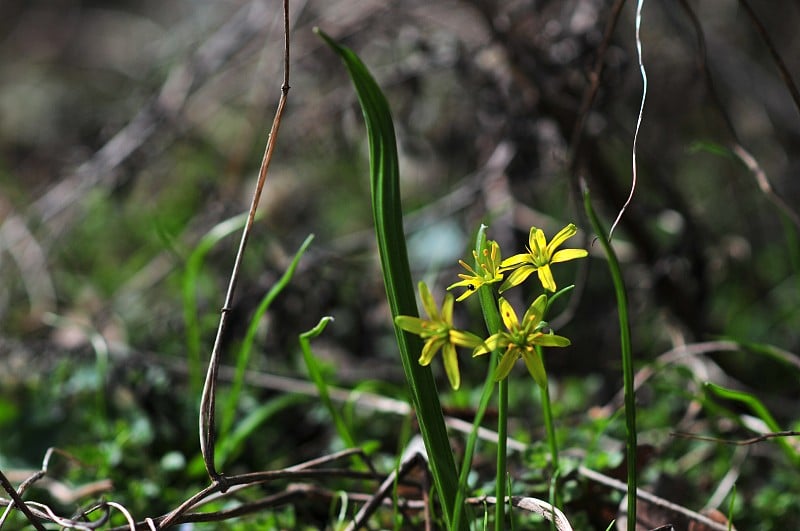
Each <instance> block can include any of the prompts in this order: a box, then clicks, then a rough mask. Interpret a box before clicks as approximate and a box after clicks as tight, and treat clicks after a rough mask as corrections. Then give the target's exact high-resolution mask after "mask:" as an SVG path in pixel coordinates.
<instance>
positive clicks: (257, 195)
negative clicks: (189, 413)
mask: <svg viewBox="0 0 800 531" xmlns="http://www.w3.org/2000/svg"><path fill="white" fill-rule="evenodd" d="M283 24H284V55H283V60H284V65H283V67H284V73H283V85H282V86H281V97H280V100H279V101H278V109H277V110H276V111H275V118H274V119H273V121H272V127H271V128H270V132H269V138H268V139H267V147H266V149H265V150H264V158H263V159H262V161H261V168H260V169H259V172H258V182H257V183H256V189H255V192H254V193H253V201H252V203H251V204H250V211H249V212H248V215H247V223H246V224H245V226H244V229H243V230H242V239H241V241H240V243H239V250H238V251H237V253H236V259H235V260H234V263H233V271H232V272H231V277H230V282H229V283H228V291H227V294H226V295H225V303H224V304H223V306H222V310H221V313H220V319H219V326H218V327H217V337H216V339H215V340H214V348H213V350H212V351H211V359H210V360H209V362H208V372H207V373H206V380H205V383H204V385H203V393H202V396H201V398H200V415H199V428H200V452H201V453H202V455H203V462H204V463H205V467H206V471H207V472H208V475H209V477H210V478H211V480H212V481H213V482H215V483H220V484H221V487H222V490H223V491H224V490H225V483H224V482H225V478H224V477H223V476H222V474H220V473H219V472H218V471H217V469H216V466H215V465H214V444H215V442H216V433H215V430H216V426H215V424H216V423H215V409H216V391H217V373H218V371H219V362H220V351H221V350H222V337H223V335H224V332H225V328H226V325H227V323H228V315H229V314H230V311H231V307H232V306H233V295H234V292H235V291H236V284H237V282H238V280H239V270H240V268H241V265H242V258H243V256H244V250H245V247H246V246H247V240H248V238H249V237H250V232H251V230H252V227H253V221H254V220H255V217H256V211H257V210H258V203H259V201H260V200H261V192H262V191H263V189H264V182H265V181H266V178H267V170H268V169H269V164H270V161H271V160H272V153H273V151H274V149H275V141H276V139H277V136H278V129H279V127H280V124H281V118H282V117H283V112H284V109H285V107H286V100H287V96H288V94H289V88H290V87H289V0H284V1H283Z"/></svg>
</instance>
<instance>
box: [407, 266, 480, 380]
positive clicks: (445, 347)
mask: <svg viewBox="0 0 800 531" xmlns="http://www.w3.org/2000/svg"><path fill="white" fill-rule="evenodd" d="M419 296H420V299H421V300H422V306H423V308H425V311H426V312H427V314H428V317H429V319H420V318H419V317H413V316H410V315H398V316H397V318H395V320H394V322H395V324H397V326H398V327H400V328H402V329H403V330H405V331H406V332H411V333H412V334H416V335H418V336H420V337H421V338H422V339H423V340H424V341H425V346H424V347H423V348H422V354H421V355H420V357H419V364H420V365H422V366H425V365H430V363H431V361H433V357H434V356H435V355H436V353H437V352H439V350H441V351H442V358H443V360H444V370H445V372H446V373H447V378H448V379H449V380H450V386H451V387H452V388H453V389H458V388H459V387H460V386H461V373H460V372H459V369H458V357H457V356H456V346H461V347H468V348H472V349H474V348H477V347H479V346H480V345H482V344H483V339H481V338H480V337H478V336H476V335H475V334H472V333H470V332H464V331H462V330H457V329H456V328H455V327H453V296H452V295H451V294H450V293H448V294H446V295H445V297H444V303H442V309H441V311H440V310H439V308H438V307H437V306H436V301H434V300H433V296H432V295H431V292H430V290H428V286H427V285H426V284H425V283H424V282H420V283H419Z"/></svg>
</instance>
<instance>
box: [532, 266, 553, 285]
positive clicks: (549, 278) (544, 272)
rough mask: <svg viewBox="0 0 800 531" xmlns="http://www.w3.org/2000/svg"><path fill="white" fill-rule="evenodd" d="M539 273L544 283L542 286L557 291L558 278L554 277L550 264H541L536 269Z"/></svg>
mask: <svg viewBox="0 0 800 531" xmlns="http://www.w3.org/2000/svg"><path fill="white" fill-rule="evenodd" d="M536 272H537V273H538V274H539V280H540V281H541V283H542V287H543V288H544V289H546V290H547V291H555V290H556V280H555V279H554V278H553V272H552V271H550V266H549V265H547V264H545V265H543V266H541V267H540V268H539V269H537V270H536Z"/></svg>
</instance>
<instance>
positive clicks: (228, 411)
mask: <svg viewBox="0 0 800 531" xmlns="http://www.w3.org/2000/svg"><path fill="white" fill-rule="evenodd" d="M313 240H314V235H313V234H309V235H308V236H307V237H306V239H305V240H304V241H303V243H302V244H301V245H300V248H299V249H298V250H297V252H296V253H295V255H294V258H292V262H291V263H290V264H289V267H287V268H286V271H284V272H283V275H281V278H280V279H279V280H278V281H277V282H276V283H275V284H274V285H273V286H272V287H271V288H270V289H269V291H268V292H267V294H266V295H265V296H264V298H263V299H261V302H260V303H259V304H258V308H256V311H255V313H253V317H252V318H251V319H250V324H249V325H248V327H247V332H246V333H245V336H244V340H243V341H242V345H241V347H239V352H238V354H237V356H236V372H235V373H234V376H233V382H232V383H231V390H230V393H229V394H228V400H227V401H226V403H225V409H224V410H223V411H222V422H221V430H220V432H221V433H228V431H229V430H230V429H231V426H233V421H234V419H235V418H236V405H237V404H238V403H239V395H240V394H241V392H242V386H243V384H244V376H245V372H246V370H247V365H248V363H249V362H250V354H251V352H252V350H253V342H254V341H255V337H256V331H257V330H258V323H259V322H260V321H261V318H262V317H264V314H265V313H267V310H268V309H269V307H270V305H271V304H272V301H274V300H275V298H276V297H277V296H278V295H279V294H280V292H281V291H283V289H284V288H285V287H286V286H287V285H288V284H289V282H290V281H291V280H292V276H294V272H295V270H296V269H297V265H298V264H299V263H300V258H302V256H303V254H305V252H306V249H308V246H309V245H311V242H312V241H313Z"/></svg>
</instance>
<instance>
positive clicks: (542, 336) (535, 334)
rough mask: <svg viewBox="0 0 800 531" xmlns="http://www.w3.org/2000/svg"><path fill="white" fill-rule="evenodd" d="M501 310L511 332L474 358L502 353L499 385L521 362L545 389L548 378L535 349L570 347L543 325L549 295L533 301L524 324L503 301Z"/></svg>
mask: <svg viewBox="0 0 800 531" xmlns="http://www.w3.org/2000/svg"><path fill="white" fill-rule="evenodd" d="M498 308H499V310H500V316H501V318H502V319H503V324H504V325H505V327H506V329H507V330H508V331H507V332H504V331H500V332H498V333H496V334H493V335H491V336H489V338H488V339H487V340H486V341H485V342H484V344H483V345H480V346H478V347H477V348H476V349H475V350H474V351H473V353H472V355H473V356H480V355H482V354H486V353H488V352H492V351H493V350H499V351H501V352H503V354H502V358H500V363H498V364H497V371H496V373H495V380H496V381H500V380H502V379H503V378H505V377H507V376H508V374H509V373H510V372H511V369H512V368H513V367H514V364H515V363H516V362H517V360H518V359H520V358H522V359H523V360H525V366H526V367H528V372H529V373H530V374H531V376H532V377H533V379H534V380H535V381H536V383H537V384H539V386H540V387H545V386H546V385H547V374H546V373H545V370H544V364H543V363H542V359H541V358H540V357H539V354H538V353H537V352H536V345H539V346H542V347H566V346H569V344H570V341H569V339H567V338H566V337H562V336H557V335H555V334H553V332H552V331H550V332H545V330H546V329H547V323H545V322H543V321H542V317H543V316H544V311H545V309H546V308H547V295H540V296H539V298H537V299H536V300H535V301H533V304H531V305H530V307H529V308H528V310H527V311H526V312H525V315H524V316H523V317H522V323H520V322H519V319H518V318H517V314H516V313H515V312H514V308H512V307H511V305H510V304H509V303H508V301H507V300H505V299H504V298H503V297H500V300H499V303H498Z"/></svg>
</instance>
